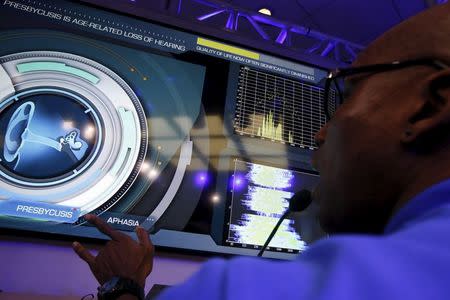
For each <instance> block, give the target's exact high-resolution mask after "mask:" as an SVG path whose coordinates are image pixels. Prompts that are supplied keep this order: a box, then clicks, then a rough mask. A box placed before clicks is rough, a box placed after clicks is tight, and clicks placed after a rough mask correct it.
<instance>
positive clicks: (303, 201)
mask: <svg viewBox="0 0 450 300" xmlns="http://www.w3.org/2000/svg"><path fill="white" fill-rule="evenodd" d="M311 202H312V197H311V192H310V191H308V190H305V189H303V190H301V191H300V192H297V193H295V194H294V196H292V198H291V199H289V208H288V209H287V210H286V211H285V212H284V214H283V215H282V216H281V218H280V219H279V220H278V223H277V225H275V227H274V228H273V230H272V232H271V233H270V235H269V237H268V238H267V240H266V242H265V243H264V246H263V247H262V248H261V250H260V251H259V253H258V257H261V256H262V255H263V253H264V251H265V250H266V248H267V246H268V245H269V243H270V241H271V240H272V238H273V236H274V235H275V233H276V232H277V230H278V227H280V225H281V223H282V222H283V221H284V219H286V217H287V216H288V215H289V214H290V213H291V212H301V211H304V210H305V209H306V208H307V207H308V206H309V205H310V204H311Z"/></svg>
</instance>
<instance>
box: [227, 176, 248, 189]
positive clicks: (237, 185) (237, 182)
mask: <svg viewBox="0 0 450 300" xmlns="http://www.w3.org/2000/svg"><path fill="white" fill-rule="evenodd" d="M230 186H231V187H232V189H233V190H235V191H239V190H241V189H242V188H244V187H245V178H244V176H242V175H241V174H239V173H236V174H234V175H231V179H230Z"/></svg>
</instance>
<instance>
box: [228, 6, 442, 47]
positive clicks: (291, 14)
mask: <svg viewBox="0 0 450 300" xmlns="http://www.w3.org/2000/svg"><path fill="white" fill-rule="evenodd" d="M223 2H226V3H228V4H232V5H233V6H238V7H242V8H245V9H248V10H252V11H258V10H259V9H260V8H263V7H267V8H269V9H270V10H271V11H272V17H275V18H277V19H281V20H284V21H288V22H291V23H294V24H299V25H303V26H305V27H310V28H312V29H314V30H317V31H320V32H322V33H326V34H329V35H332V36H335V37H339V38H342V39H345V40H348V41H350V42H353V43H356V44H360V45H367V44H368V43H369V42H371V41H372V40H373V39H375V38H376V37H377V36H379V35H380V34H382V33H383V32H385V31H386V30H388V29H389V28H391V27H392V26H394V25H396V24H397V23H399V22H401V21H402V20H404V19H406V18H408V17H410V16H412V15H415V14H417V13H418V12H420V11H422V10H424V9H427V8H428V7H429V6H430V4H432V3H433V1H425V0H266V1H261V0H259V1H248V0H228V1H226V0H225V1H223ZM434 2H436V1H434Z"/></svg>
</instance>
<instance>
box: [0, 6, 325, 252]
mask: <svg viewBox="0 0 450 300" xmlns="http://www.w3.org/2000/svg"><path fill="white" fill-rule="evenodd" d="M0 20H1V21H0V227H2V228H10V229H19V230H24V231H28V232H30V231H37V232H45V233H51V234H57V235H66V236H82V237H90V238H100V239H104V238H105V236H104V235H102V234H100V233H99V232H98V231H97V230H96V229H95V228H93V227H92V226H90V225H89V224H88V223H87V222H86V221H85V219H84V217H83V216H84V215H86V214H87V213H93V214H97V215H99V216H100V217H101V218H103V219H104V220H105V221H107V222H108V223H109V224H110V225H111V226H113V227H114V228H116V229H118V230H122V231H124V232H128V233H131V232H132V231H133V230H134V228H135V226H137V225H140V226H142V227H144V228H145V229H147V230H148V232H149V233H150V234H151V235H152V239H153V241H154V243H155V244H156V245H157V246H158V245H159V246H165V247H171V248H178V249H190V250H200V251H208V252H216V253H228V254H248V255H255V254H256V252H257V249H259V248H260V247H261V246H262V245H263V243H264V241H265V239H266V238H267V237H268V235H269V233H270V231H271V229H272V228H273V226H274V225H275V223H276V221H277V220H278V218H279V217H280V216H281V215H282V214H283V212H284V211H285V210H286V209H287V208H288V200H289V198H290V197H292V196H293V195H294V193H295V192H297V191H300V190H301V189H304V188H309V189H311V188H313V187H314V186H315V184H316V182H317V178H318V177H317V173H315V172H314V170H313V169H312V167H311V164H310V155H311V150H313V149H314V147H315V146H314V134H315V133H316V132H317V131H318V129H319V128H320V127H321V126H322V125H323V124H324V123H325V116H324V114H323V107H322V103H321V99H322V97H323V87H322V86H321V84H320V82H321V81H323V78H324V77H325V75H326V72H325V71H324V70H322V69H319V68H314V67H311V66H307V65H303V64H299V63H294V62H292V61H288V60H285V59H281V58H278V57H275V56H272V55H268V54H266V53H263V52H259V51H254V50H249V49H246V48H244V47H241V46H237V45H232V44H230V43H226V42H222V41H217V40H214V39H212V38H208V37H203V36H198V35H195V34H193V33H187V32H182V31H180V30H176V29H172V28H169V27H165V26H161V25H156V24H152V23H150V22H147V21H142V20H138V19H135V18H132V17H129V16H124V15H119V14H115V13H111V12H108V11H104V10H102V9H99V8H96V7H91V6H87V5H80V4H79V3H75V2H72V1H39V2H36V1H28V0H18V1H8V0H6V1H2V4H1V9H0ZM321 234H322V232H321V230H320V228H319V227H318V225H317V222H316V220H315V217H314V207H311V208H310V209H308V210H306V211H305V212H303V213H301V214H299V215H296V216H291V217H290V218H288V219H287V220H286V221H285V222H284V223H283V224H282V226H281V228H280V230H279V231H278V232H277V234H276V235H275V238H274V239H273V241H272V243H271V244H270V245H269V250H271V251H272V252H271V253H272V254H269V255H268V256H273V257H280V258H288V257H290V256H289V255H290V254H289V253H297V252H299V251H302V250H304V249H305V248H306V247H307V245H308V243H309V242H311V241H312V240H314V239H316V238H317V237H319V236H320V235H321Z"/></svg>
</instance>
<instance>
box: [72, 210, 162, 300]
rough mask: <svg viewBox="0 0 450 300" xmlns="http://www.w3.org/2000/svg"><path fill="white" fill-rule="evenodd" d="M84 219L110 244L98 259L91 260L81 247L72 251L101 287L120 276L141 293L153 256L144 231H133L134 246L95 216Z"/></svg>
mask: <svg viewBox="0 0 450 300" xmlns="http://www.w3.org/2000/svg"><path fill="white" fill-rule="evenodd" d="M85 218H86V220H88V221H89V222H90V223H92V224H93V225H94V226H96V227H97V228H98V229H99V230H100V231H101V232H102V233H104V234H106V235H107V236H109V237H110V238H111V241H109V242H108V243H107V244H106V246H105V247H103V248H102V249H101V250H100V251H99V253H98V255H97V256H93V255H92V254H91V253H90V252H89V251H88V250H87V249H86V248H85V247H83V245H81V244H80V243H78V242H74V243H73V249H74V251H75V252H76V253H77V254H78V256H79V257H80V258H81V259H83V260H84V261H85V262H86V263H87V264H88V265H89V267H90V269H91V271H92V273H93V274H94V276H95V278H96V279H97V281H98V282H99V283H100V285H103V284H104V283H105V282H108V281H109V280H111V279H112V278H113V277H115V276H119V277H121V278H126V279H131V280H133V281H134V282H135V283H137V284H138V285H139V286H140V287H141V288H142V289H144V286H145V279H146V278H147V276H148V275H149V274H150V272H151V271H152V267H153V255H154V247H153V245H152V243H151V241H150V238H149V236H148V233H147V232H146V231H145V229H144V228H142V227H137V228H136V235H137V238H138V242H136V241H134V240H133V239H132V238H131V237H130V236H128V235H126V234H124V233H121V232H119V231H117V230H114V229H112V228H111V227H110V226H109V225H108V224H106V222H104V221H103V220H102V219H100V218H99V217H97V216H95V215H86V216H85ZM118 299H121V300H122V299H123V300H128V299H130V300H131V299H137V298H136V297H134V296H133V295H131V294H125V295H122V296H120V297H119V298H118Z"/></svg>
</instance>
